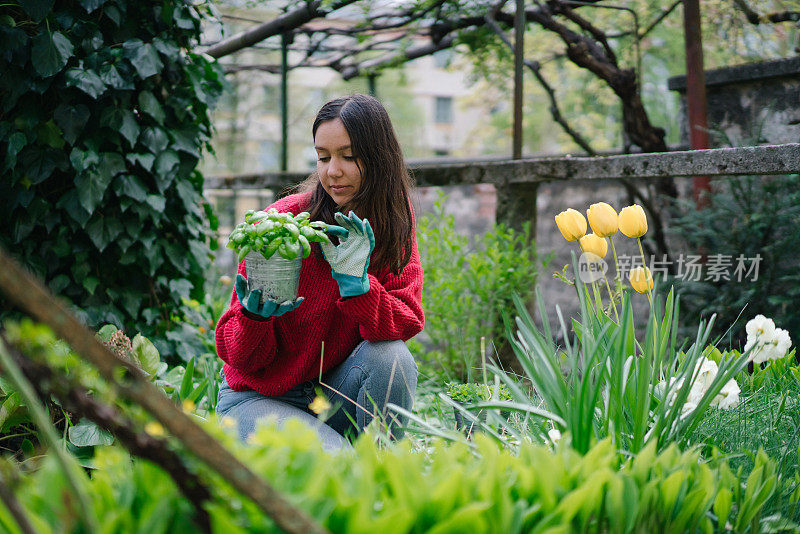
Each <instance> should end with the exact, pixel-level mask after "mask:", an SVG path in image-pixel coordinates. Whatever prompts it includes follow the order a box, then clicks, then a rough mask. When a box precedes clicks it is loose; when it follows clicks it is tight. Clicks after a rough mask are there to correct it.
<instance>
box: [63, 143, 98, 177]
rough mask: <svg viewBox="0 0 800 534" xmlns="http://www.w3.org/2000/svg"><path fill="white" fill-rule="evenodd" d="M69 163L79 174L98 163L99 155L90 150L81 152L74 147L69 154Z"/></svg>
mask: <svg viewBox="0 0 800 534" xmlns="http://www.w3.org/2000/svg"><path fill="white" fill-rule="evenodd" d="M69 161H70V163H72V168H73V169H75V170H76V171H78V172H79V173H80V172H83V171H85V170H86V169H88V168H89V167H91V166H92V165H95V164H97V163H100V154H98V153H97V152H94V151H92V150H81V149H80V148H78V147H75V148H73V149H72V151H71V152H70V153H69Z"/></svg>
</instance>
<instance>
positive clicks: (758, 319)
mask: <svg viewBox="0 0 800 534" xmlns="http://www.w3.org/2000/svg"><path fill="white" fill-rule="evenodd" d="M745 330H746V331H747V343H746V344H745V346H744V350H745V352H747V351H750V356H749V360H750V361H751V362H753V363H754V364H760V363H764V362H766V361H769V360H774V359H776V356H775V352H776V351H775V350H774V349H775V341H776V331H775V323H774V322H773V321H772V319H767V318H766V317H764V316H763V315H756V316H755V317H754V318H753V319H750V321H748V322H747V325H746V326H745Z"/></svg>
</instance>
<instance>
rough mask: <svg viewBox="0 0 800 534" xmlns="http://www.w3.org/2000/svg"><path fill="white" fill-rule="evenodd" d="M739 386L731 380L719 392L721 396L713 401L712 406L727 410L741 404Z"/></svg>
mask: <svg viewBox="0 0 800 534" xmlns="http://www.w3.org/2000/svg"><path fill="white" fill-rule="evenodd" d="M740 392H741V390H740V389H739V384H737V383H736V380H734V379H730V380H728V382H727V383H726V384H725V385H724V386H723V387H722V389H721V390H720V391H719V394H718V395H717V396H716V397H714V398H713V399H712V401H711V406H717V407H718V408H719V409H720V410H727V409H728V408H733V407H734V406H736V405H737V404H739V393H740Z"/></svg>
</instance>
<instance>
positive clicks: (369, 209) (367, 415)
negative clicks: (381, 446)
mask: <svg viewBox="0 0 800 534" xmlns="http://www.w3.org/2000/svg"><path fill="white" fill-rule="evenodd" d="M312 134H313V138H314V148H315V149H316V151H317V157H318V159H317V172H316V173H315V174H313V175H311V176H310V177H309V179H308V180H307V181H306V182H305V183H304V184H303V186H302V188H301V192H300V193H298V194H294V195H290V196H288V197H285V198H282V199H280V200H278V201H277V202H275V203H274V204H272V207H274V208H276V209H277V210H278V211H280V212H291V213H293V214H295V215H296V214H298V213H300V212H303V211H308V212H310V213H311V219H312V220H319V221H324V222H326V223H328V224H329V234H331V235H332V236H335V237H334V241H336V242H335V243H332V244H330V245H323V246H321V247H320V246H317V245H314V251H313V252H312V254H311V256H309V257H308V258H306V259H304V260H303V263H302V267H301V269H300V286H299V291H298V293H299V297H298V298H297V300H295V301H294V302H283V303H278V302H272V301H269V300H268V301H267V302H265V303H264V305H263V306H259V303H258V302H259V294H258V290H255V291H248V288H247V282H246V276H247V273H246V272H245V267H244V262H242V263H240V264H239V274H238V275H237V277H236V284H235V290H234V293H233V295H232V297H231V306H230V309H229V310H228V311H227V312H226V313H225V314H224V315H223V316H222V318H221V319H220V321H219V324H218V325H217V330H216V341H217V353H218V355H219V357H220V358H221V359H222V360H223V361H224V362H225V364H224V365H223V374H224V378H223V383H222V385H221V388H220V392H219V398H218V402H217V413H218V414H219V415H221V416H229V417H233V418H234V419H235V420H236V421H237V422H238V426H239V435H240V437H241V438H242V439H243V440H244V439H246V438H247V436H248V435H249V434H250V433H252V432H253V430H254V429H255V426H256V422H257V421H258V420H259V419H261V418H264V417H269V416H274V417H276V418H277V419H278V422H279V424H280V422H281V421H283V420H286V419H288V418H291V417H296V418H299V419H302V420H304V421H306V422H307V423H309V424H310V425H312V426H313V427H314V428H315V429H316V430H317V432H318V434H319V436H320V438H321V440H322V443H323V446H324V447H325V448H326V449H338V448H341V447H344V446H347V445H348V442H347V441H346V440H345V439H344V437H343V436H346V435H357V434H358V433H359V432H361V431H362V430H363V429H364V428H365V427H366V426H367V425H368V424H369V423H370V421H372V420H373V418H374V417H376V416H378V417H380V418H381V420H383V421H386V422H387V423H388V428H389V431H390V432H391V433H392V436H393V437H394V438H399V437H401V435H402V430H401V429H400V428H398V427H399V426H402V425H403V424H404V421H405V420H404V418H402V417H399V416H398V415H396V414H394V413H392V412H391V411H389V410H387V408H386V405H387V404H389V403H392V404H395V405H397V406H401V407H403V408H405V409H407V410H410V409H411V405H412V402H413V399H414V392H415V390H416V385H417V366H416V363H415V362H414V358H413V357H412V355H411V354H410V353H409V351H408V349H407V348H406V345H405V343H404V341H405V340H408V339H409V338H411V337H413V336H415V335H416V334H417V333H419V332H420V331H421V330H422V327H423V326H424V322H425V319H424V315H423V312H422V305H421V297H422V268H421V266H420V262H419V254H418V253H417V241H416V234H415V232H414V220H413V213H412V210H411V203H410V199H409V189H410V178H409V175H408V172H407V170H406V166H405V162H404V160H403V155H402V152H401V151H400V146H399V144H398V142H397V138H396V136H395V133H394V129H393V127H392V124H391V122H390V120H389V115H388V114H387V113H386V110H385V109H384V108H383V106H382V105H381V104H380V103H379V102H378V101H377V100H376V99H374V98H372V97H370V96H366V95H360V94H356V95H352V96H348V97H342V98H337V99H335V100H332V101H330V102H328V103H327V104H325V105H324V106H323V107H322V109H321V110H320V111H319V113H318V114H317V117H316V120H315V121H314V125H313V128H312ZM323 342H324V345H323ZM323 347H324V350H323ZM320 376H321V377H322V380H321V381H320ZM318 388H320V389H322V390H323V392H324V393H325V395H326V396H327V397H328V398H329V399H330V402H331V403H332V405H333V406H334V408H336V407H337V406H338V409H337V410H336V411H335V412H334V413H333V414H332V415H331V416H330V418H328V419H327V420H326V423H322V422H321V421H320V420H319V419H317V418H316V417H315V415H314V413H313V412H312V411H311V409H310V408H309V404H311V402H312V401H313V400H314V398H315V397H316V393H315V390H316V389H318ZM354 423H355V424H354Z"/></svg>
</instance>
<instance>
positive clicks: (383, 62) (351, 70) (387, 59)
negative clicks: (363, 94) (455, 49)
mask: <svg viewBox="0 0 800 534" xmlns="http://www.w3.org/2000/svg"><path fill="white" fill-rule="evenodd" d="M454 41H455V36H454V35H450V36H447V37H445V38H443V39H441V40H440V41H439V42H432V43H429V44H425V45H421V46H417V47H413V48H409V49H407V50H402V51H400V52H398V53H396V54H391V55H389V56H383V57H379V58H375V59H368V60H366V61H364V62H362V63H359V64H358V65H345V66H337V65H331V66H332V67H333V68H335V69H336V70H338V71H339V72H340V73H341V75H342V79H344V80H349V79H351V78H355V77H356V76H359V75H360V74H363V73H365V72H369V71H370V70H374V69H379V68H385V67H389V66H392V65H398V64H401V63H405V62H406V61H411V60H412V59H417V58H420V57H423V56H428V55H430V54H433V53H434V52H438V51H439V50H444V49H445V48H450V47H451V46H452V45H453V42H454Z"/></svg>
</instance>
